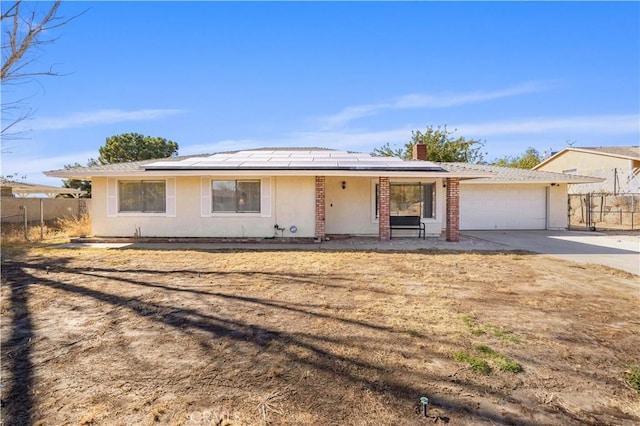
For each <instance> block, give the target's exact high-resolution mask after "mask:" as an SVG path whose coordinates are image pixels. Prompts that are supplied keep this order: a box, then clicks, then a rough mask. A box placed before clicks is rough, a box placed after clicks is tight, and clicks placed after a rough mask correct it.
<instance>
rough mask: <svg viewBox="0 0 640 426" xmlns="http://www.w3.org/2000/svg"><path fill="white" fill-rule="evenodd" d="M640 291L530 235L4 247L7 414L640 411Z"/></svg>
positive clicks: (220, 418) (193, 421)
mask: <svg viewBox="0 0 640 426" xmlns="http://www.w3.org/2000/svg"><path fill="white" fill-rule="evenodd" d="M639 293H640V286H639V283H638V278H637V277H633V276H631V275H627V274H624V273H621V272H616V271H613V270H608V269H604V268H598V267H585V266H581V265H577V264H573V263H568V262H563V261H559V260H553V259H550V258H547V257H542V256H537V255H530V254H526V253H514V252H508V253H446V252H402V253H401V252H395V253H378V252H314V251H307V252H276V251H260V252H247V251H236V252H217V253H216V252H200V251H149V250H144V251H143V250H105V249H82V250H62V249H42V248H31V249H23V250H5V252H4V253H3V259H2V421H3V423H4V424H7V425H30V424H35V425H156V424H157V425H265V424H269V425H376V426H377V425H423V424H433V423H437V424H445V423H447V422H448V423H449V424H453V425H470V424H473V425H483V424H486V425H494V424H517V425H559V424H562V425H582V424H587V425H604V424H606V425H632V424H634V425H636V424H639V423H640V394H638V392H637V391H636V390H634V389H633V388H632V386H631V385H630V384H629V381H628V380H626V379H625V377H627V378H628V377H629V371H632V370H630V369H633V368H636V369H637V368H638V363H639V360H640V313H639V312H640V310H639V306H640V294H639ZM520 370H521V371H520ZM421 397H427V398H428V405H427V406H426V408H427V417H425V416H424V412H423V406H422V405H421V404H420V398H421Z"/></svg>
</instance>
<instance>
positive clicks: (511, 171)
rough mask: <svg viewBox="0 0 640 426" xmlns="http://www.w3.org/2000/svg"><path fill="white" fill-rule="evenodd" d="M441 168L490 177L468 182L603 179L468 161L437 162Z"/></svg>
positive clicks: (595, 180)
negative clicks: (489, 175)
mask: <svg viewBox="0 0 640 426" xmlns="http://www.w3.org/2000/svg"><path fill="white" fill-rule="evenodd" d="M439 164H440V165H441V166H442V167H443V168H445V169H447V170H449V171H451V172H456V171H459V170H473V171H482V172H489V173H491V174H492V175H493V176H492V177H490V178H483V179H474V180H471V181H469V182H468V183H591V182H601V181H602V180H603V179H600V178H595V177H589V176H580V175H571V174H565V173H555V172H543V171H539V170H529V169H518V168H515V167H501V166H489V165H484V164H470V163H439Z"/></svg>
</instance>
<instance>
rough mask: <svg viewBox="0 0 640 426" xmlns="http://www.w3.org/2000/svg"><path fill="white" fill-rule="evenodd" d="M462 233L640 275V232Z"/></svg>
mask: <svg viewBox="0 0 640 426" xmlns="http://www.w3.org/2000/svg"><path fill="white" fill-rule="evenodd" d="M462 234H463V235H466V236H469V237H473V238H478V239H481V240H485V241H489V242H492V243H496V244H500V245H503V246H505V247H506V248H510V249H520V250H529V251H532V252H536V253H541V254H547V255H549V256H553V257H557V258H559V259H564V260H571V261H573V262H579V263H593V264H599V265H605V266H609V267H612V268H616V269H621V270H623V271H626V272H630V273H632V274H635V275H640V233H637V232H633V233H629V232H626V233H603V232H582V231H464V232H462Z"/></svg>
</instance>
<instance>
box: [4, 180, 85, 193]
mask: <svg viewBox="0 0 640 426" xmlns="http://www.w3.org/2000/svg"><path fill="white" fill-rule="evenodd" d="M0 183H1V185H2V186H3V187H9V188H11V192H12V193H13V194H14V195H17V196H18V197H26V196H28V195H32V194H46V195H47V196H49V197H54V196H56V195H60V194H69V195H73V196H80V195H82V194H84V193H85V191H82V190H80V189H75V188H62V187H58V186H49V185H38V184H35V183H27V182H14V181H10V180H4V179H2V180H1V181H0Z"/></svg>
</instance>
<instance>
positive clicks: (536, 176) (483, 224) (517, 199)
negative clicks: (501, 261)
mask: <svg viewBox="0 0 640 426" xmlns="http://www.w3.org/2000/svg"><path fill="white" fill-rule="evenodd" d="M439 164H441V165H442V166H443V167H444V168H445V169H447V170H450V171H454V172H460V171H476V172H488V173H491V174H492V177H486V178H479V179H465V180H461V181H460V199H459V205H460V209H459V212H460V216H459V221H460V230H464V231H476V230H486V231H495V230H502V229H504V230H507V229H522V230H529V229H531V230H543V229H550V230H561V229H566V228H567V185H568V184H569V183H578V182H582V183H584V182H598V181H599V180H600V179H598V178H590V177H585V176H577V175H568V174H562V173H552V172H539V171H536V170H526V169H516V168H511V167H499V166H490V165H485V164H469V163H439ZM443 213H444V212H443Z"/></svg>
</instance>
